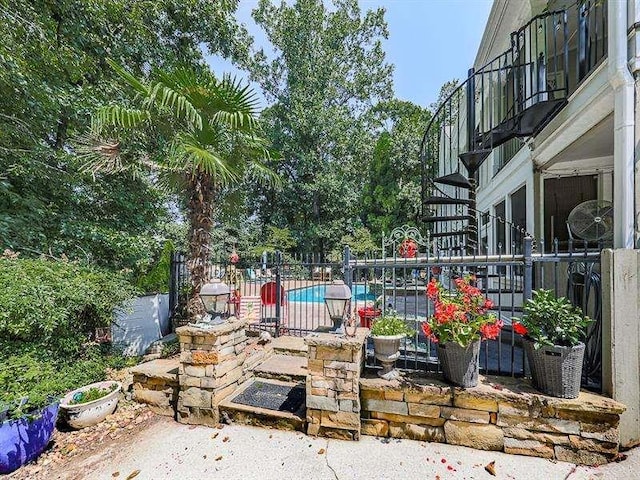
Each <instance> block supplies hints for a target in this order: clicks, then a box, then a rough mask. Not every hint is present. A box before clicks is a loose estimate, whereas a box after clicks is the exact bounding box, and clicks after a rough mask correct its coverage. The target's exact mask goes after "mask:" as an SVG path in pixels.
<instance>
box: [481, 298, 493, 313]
mask: <svg viewBox="0 0 640 480" xmlns="http://www.w3.org/2000/svg"><path fill="white" fill-rule="evenodd" d="M482 308H485V309H486V310H489V309H490V308H493V302H492V301H491V300H489V299H488V298H487V299H485V301H484V305H483V306H482Z"/></svg>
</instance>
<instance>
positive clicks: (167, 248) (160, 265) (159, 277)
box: [136, 241, 174, 293]
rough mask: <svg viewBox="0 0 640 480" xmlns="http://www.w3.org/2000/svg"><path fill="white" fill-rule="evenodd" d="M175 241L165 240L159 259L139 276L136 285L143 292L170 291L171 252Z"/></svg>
mask: <svg viewBox="0 0 640 480" xmlns="http://www.w3.org/2000/svg"><path fill="white" fill-rule="evenodd" d="M173 251H174V246H173V243H172V242H170V241H168V242H165V244H164V247H162V251H161V252H160V258H159V259H158V261H157V262H156V263H155V264H154V265H153V266H152V267H151V268H150V269H149V271H147V272H145V273H144V274H143V275H141V276H140V277H139V278H138V281H137V282H136V286H137V287H138V290H139V291H140V292H143V293H167V292H168V291H169V276H170V272H171V254H172V253H173Z"/></svg>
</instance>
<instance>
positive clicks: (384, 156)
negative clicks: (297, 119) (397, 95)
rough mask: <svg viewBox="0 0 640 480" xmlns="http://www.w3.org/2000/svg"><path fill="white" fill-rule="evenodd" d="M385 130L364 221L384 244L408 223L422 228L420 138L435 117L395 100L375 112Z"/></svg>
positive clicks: (380, 137) (373, 164)
mask: <svg viewBox="0 0 640 480" xmlns="http://www.w3.org/2000/svg"><path fill="white" fill-rule="evenodd" d="M375 114H376V117H377V118H378V121H379V123H380V125H381V126H382V129H381V131H380V133H379V135H378V138H377V140H376V142H375V147H374V150H373V156H372V160H371V162H370V163H369V171H368V178H367V182H366V184H365V186H364V189H363V194H362V221H363V223H364V224H365V225H366V226H367V227H369V229H370V230H371V231H372V232H373V233H374V238H375V240H376V242H380V240H381V236H382V232H386V233H389V232H390V231H391V230H393V229H394V228H395V227H399V226H401V225H404V224H410V225H415V226H419V225H420V224H421V221H420V219H419V218H418V214H419V212H420V190H421V185H420V178H421V163H420V162H421V160H420V138H421V137H422V134H423V133H424V129H425V128H426V125H427V123H428V122H429V118H430V117H431V114H430V112H429V110H427V109H425V108H422V107H420V106H418V105H415V104H413V103H411V102H405V101H401V100H392V101H389V102H383V103H380V104H379V105H378V106H377V107H376V109H375Z"/></svg>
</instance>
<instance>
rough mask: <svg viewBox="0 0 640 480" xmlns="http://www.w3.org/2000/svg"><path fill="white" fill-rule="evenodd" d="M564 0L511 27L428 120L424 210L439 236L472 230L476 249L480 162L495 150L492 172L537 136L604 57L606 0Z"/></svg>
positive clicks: (467, 242) (470, 245)
mask: <svg viewBox="0 0 640 480" xmlns="http://www.w3.org/2000/svg"><path fill="white" fill-rule="evenodd" d="M550 3H551V2H550ZM559 3H562V2H559ZM564 3H565V4H566V8H561V9H558V10H556V11H552V12H546V13H543V14H541V15H538V16H536V17H534V18H532V19H531V20H530V21H529V22H528V23H527V24H526V25H524V26H523V27H522V28H520V29H519V30H518V31H516V32H514V33H512V34H511V42H510V44H511V48H510V49H509V50H507V51H505V52H503V53H501V54H500V55H498V56H497V57H495V58H494V59H493V60H491V61H490V62H488V63H487V64H486V65H484V66H483V67H481V68H478V69H477V70H474V69H471V70H469V75H468V77H467V79H466V80H465V81H464V82H462V84H460V85H459V86H458V88H457V89H456V90H455V91H454V92H453V93H452V94H451V95H450V96H449V98H447V100H445V101H444V102H443V103H442V104H441V105H440V107H439V108H438V110H437V111H436V112H435V114H434V116H433V117H432V119H431V121H430V123H429V125H428V126H427V129H426V132H425V134H424V137H423V141H422V149H421V156H422V208H423V210H422V212H423V219H424V221H425V222H427V223H429V225H430V226H431V230H432V234H437V235H436V237H435V238H438V239H441V241H442V240H445V241H446V240H447V237H448V236H449V237H451V238H450V240H452V241H455V242H457V243H458V244H460V238H461V233H460V232H466V233H465V235H464V238H463V242H462V243H463V246H464V248H466V249H467V250H474V249H476V246H477V234H476V232H477V227H476V225H475V224H476V221H477V219H476V217H477V212H476V210H475V206H476V204H475V195H476V186H477V180H478V171H479V169H480V168H481V166H482V164H483V163H484V162H485V160H486V159H487V158H488V157H489V155H490V154H491V153H492V152H494V151H495V154H494V163H493V171H492V172H491V173H492V174H493V175H495V174H496V173H497V172H498V171H499V170H500V169H502V168H503V167H504V166H505V165H506V164H507V163H508V162H509V160H511V158H513V157H514V156H515V154H516V153H517V152H518V150H519V149H520V147H521V145H522V144H523V142H522V139H523V138H526V137H534V136H536V135H537V134H538V133H539V132H540V131H541V130H542V129H543V128H544V127H545V126H546V125H547V124H548V123H549V122H550V121H551V120H552V119H553V117H554V116H555V115H556V114H557V113H558V112H559V111H560V110H561V109H562V108H563V107H564V106H565V105H566V104H567V101H568V98H569V97H570V95H571V93H572V92H573V91H575V89H576V88H577V87H578V86H579V85H580V84H581V83H582V82H584V81H585V80H586V78H587V77H588V76H589V75H590V73H591V72H592V71H593V70H594V69H595V68H596V67H597V66H598V65H599V64H600V62H601V61H602V60H603V59H604V58H605V57H606V53H607V19H606V7H607V5H606V1H600V0H587V1H582V2H579V3H578V4H576V3H574V2H571V3H569V2H568V1H566V0H565V1H564ZM561 6H562V7H564V6H565V5H561ZM447 198H449V199H451V200H453V201H450V202H448V201H445V200H446V199H447ZM452 218H455V219H456V220H455V221H452V220H451V219H452ZM448 233H449V235H447V234H448Z"/></svg>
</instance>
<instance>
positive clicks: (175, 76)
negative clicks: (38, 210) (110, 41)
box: [79, 61, 279, 318]
mask: <svg viewBox="0 0 640 480" xmlns="http://www.w3.org/2000/svg"><path fill="white" fill-rule="evenodd" d="M109 63H110V64H111V66H112V67H113V68H114V70H115V71H116V72H117V73H118V75H119V76H120V77H121V78H122V79H123V80H124V81H125V83H126V85H127V86H128V87H129V88H132V89H133V90H134V91H135V93H136V97H135V100H134V102H133V106H130V105H122V104H113V105H108V106H105V107H102V108H101V109H99V110H98V111H97V113H96V114H95V115H94V116H93V117H92V128H91V133H90V134H89V135H88V136H85V137H84V138H83V139H81V140H80V141H79V144H80V148H79V150H80V154H81V155H83V156H84V157H85V158H86V159H87V160H88V161H87V164H86V168H87V169H89V170H91V171H92V172H93V173H94V174H95V173H97V172H106V173H114V172H121V171H132V172H133V173H134V174H139V173H140V172H141V171H142V169H151V170H152V171H153V172H155V175H156V178H158V179H159V180H160V181H162V182H164V183H165V185H167V186H169V187H171V188H172V189H174V190H177V191H178V192H180V193H182V194H184V195H185V196H186V198H185V200H186V210H187V218H188V222H189V227H190V228H189V233H188V242H189V246H188V248H189V252H188V256H189V259H188V268H189V273H190V277H191V290H190V295H189V299H188V302H187V312H188V315H189V317H190V318H193V317H194V316H195V315H198V314H202V313H204V309H203V306H202V302H200V300H199V293H200V289H201V287H202V285H203V284H204V283H205V282H206V281H207V278H206V270H205V267H206V265H207V264H208V262H209V259H210V241H211V231H212V228H213V221H214V220H213V216H214V208H215V206H216V202H217V200H218V199H219V194H220V193H221V190H222V189H223V188H224V187H228V186H229V185H233V184H237V183H239V182H241V181H243V180H244V179H246V178H247V176H250V177H251V178H252V179H254V180H257V181H266V182H267V183H271V184H274V183H278V182H279V179H278V177H277V176H276V174H275V173H273V172H272V171H271V170H270V169H269V168H267V167H266V165H265V162H266V161H267V160H268V159H269V158H270V152H269V149H268V145H267V141H266V140H265V139H264V138H263V137H261V136H260V128H259V125H258V120H257V108H256V107H257V101H256V98H255V94H254V92H253V91H252V90H251V89H250V88H249V86H244V87H243V86H242V85H241V83H240V82H239V81H236V80H235V79H231V78H230V77H226V76H225V77H224V78H223V79H222V80H218V79H216V78H215V76H214V75H213V74H212V73H211V72H210V71H209V70H208V69H204V68H202V69H199V70H197V69H192V68H191V69H187V68H182V69H178V70H173V71H170V72H163V71H159V70H158V71H153V72H152V73H151V74H150V75H149V78H150V80H138V79H137V78H136V77H135V76H133V75H132V74H130V73H129V72H127V71H126V70H125V69H124V68H122V67H120V66H119V65H117V64H115V63H114V62H112V61H109Z"/></svg>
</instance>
